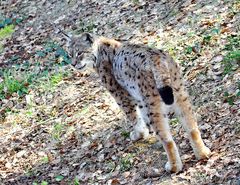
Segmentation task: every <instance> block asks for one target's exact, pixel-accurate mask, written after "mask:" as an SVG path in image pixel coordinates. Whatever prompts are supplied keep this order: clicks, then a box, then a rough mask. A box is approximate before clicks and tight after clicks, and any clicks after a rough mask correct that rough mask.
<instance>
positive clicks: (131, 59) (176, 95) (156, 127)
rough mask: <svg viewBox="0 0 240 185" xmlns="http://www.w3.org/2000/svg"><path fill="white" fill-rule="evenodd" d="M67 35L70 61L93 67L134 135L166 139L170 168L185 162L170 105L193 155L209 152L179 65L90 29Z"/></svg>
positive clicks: (154, 51) (158, 53)
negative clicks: (171, 121)
mask: <svg viewBox="0 0 240 185" xmlns="http://www.w3.org/2000/svg"><path fill="white" fill-rule="evenodd" d="M67 38H68V51H69V54H70V56H71V58H72V65H73V66H74V67H75V68H76V69H79V70H83V69H84V68H86V67H91V68H93V69H95V71H96V72H97V73H98V75H99V77H100V79H101V81H102V83H103V85H104V86H105V88H106V89H107V90H108V91H109V92H110V93H111V95H112V96H113V97H114V98H115V100H116V102H117V103H118V105H119V106H120V107H121V109H122V110H123V111H124V112H125V114H126V116H127V118H128V119H129V121H130V122H131V123H132V124H133V126H134V130H133V131H132V132H131V134H130V138H131V139H132V140H133V141H136V140H138V139H141V138H147V137H148V135H149V133H152V132H154V133H155V134H156V136H157V137H158V139H159V140H160V141H161V142H162V144H163V147H164V149H165V151H166V153H167V158H168V162H167V163H166V165H165V169H166V171H170V172H179V171H181V170H182V167H183V165H182V161H181V158H180V155H179V152H178V148H177V146H176V144H175V142H174V140H173V137H172V135H171V132H170V127H169V123H168V115H167V109H166V107H168V106H170V105H171V106H173V107H174V110H175V113H176V114H177V115H178V116H179V120H180V122H181V123H182V124H183V127H184V128H185V130H186V132H187V135H188V138H189V140H190V142H191V146H192V148H193V151H194V154H195V156H196V157H197V158H198V159H203V158H208V157H209V155H210V153H211V152H210V149H209V148H208V147H206V146H205V144H204V143H203V140H202V138H201V134H200V131H199V129H198V125H197V121H196V119H195V117H194V115H193V110H192V106H191V103H190V100H189V95H188V93H187V91H186V90H185V87H184V82H183V79H182V76H181V74H180V70H179V66H178V64H177V63H175V62H174V61H173V59H172V58H171V57H170V56H169V55H168V54H166V53H165V52H163V51H162V50H159V49H153V48H149V47H146V46H144V45H137V44H130V43H123V42H119V41H117V40H113V39H108V38H104V37H97V38H95V37H93V36H92V35H90V34H89V33H83V34H82V35H80V36H71V37H70V36H67Z"/></svg>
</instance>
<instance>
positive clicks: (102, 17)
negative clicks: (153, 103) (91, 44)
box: [0, 0, 240, 185]
mask: <svg viewBox="0 0 240 185" xmlns="http://www.w3.org/2000/svg"><path fill="white" fill-rule="evenodd" d="M0 8H1V12H0V16H1V17H0V23H1V24H0V26H1V25H3V26H2V27H3V28H2V29H6V25H14V28H13V33H12V34H10V36H9V37H8V38H7V37H5V36H4V38H1V34H2V33H1V32H0V46H1V47H0V52H1V55H0V82H1V84H3V86H1V85H0V114H1V116H0V145H1V147H0V184H4V185H5V184H34V185H36V184H41V185H46V184H61V185H63V184H74V185H78V184H111V185H116V184H142V185H145V184H147V185H151V184H154V185H155V184H162V185H164V184H176V185H179V184H224V185H225V184H234V185H235V184H239V183H240V155H239V153H240V121H239V120H240V111H239V110H240V99H239V96H240V75H239V74H240V69H239V60H240V59H239V58H240V57H239V53H240V51H239V50H240V37H239V36H240V35H239V30H240V27H239V25H240V24H239V20H240V13H239V12H240V2H239V1H233V0H232V1H230V0H229V1H224V2H223V1H214V2H212V1H200V0H199V1H198V0H196V1H194V0H192V1H187V0H184V1H174V0H171V1H165V0H162V1H160V2H157V1H153V0H150V1H147V2H146V1H138V0H131V1H124V0H120V1H117V0H116V1H107V0H102V1H97V0H92V1H77V0H67V1H57V0H50V1H47V0H38V1H30V0H24V1H21V0H10V1H1V2H0ZM4 21H5V22H4ZM7 21H10V22H9V23H8V24H7ZM5 23H6V24H5ZM53 23H54V24H56V25H58V26H59V27H61V28H62V29H64V30H65V31H66V32H71V33H73V34H77V33H81V32H83V31H87V32H92V33H95V34H98V35H104V36H107V37H114V38H118V39H121V40H128V41H129V42H135V43H144V44H146V45H149V46H150V47H158V48H161V49H164V50H166V51H168V52H169V53H170V54H171V55H172V56H173V57H174V58H175V59H176V60H177V61H178V62H179V63H181V65H182V70H183V72H184V75H185V78H186V84H187V87H188V91H189V93H190V95H191V97H192V101H193V103H194V105H195V110H196V114H197V115H198V118H199V125H200V129H201V132H202V133H203V138H204V141H205V143H206V144H207V146H208V147H210V148H211V150H212V151H213V154H212V156H211V157H210V159H208V160H205V161H197V160H196V159H195V158H194V155H193V152H192V149H191V147H190V145H189V141H188V140H187V139H186V136H185V133H184V131H183V129H182V127H181V125H180V124H179V123H178V120H177V119H176V118H172V119H171V127H172V128H173V129H172V133H173V135H174V138H175V141H176V143H177V145H178V146H179V149H180V151H181V154H182V155H181V156H182V160H183V163H184V169H183V171H182V172H181V173H179V174H168V173H166V172H165V171H164V168H163V166H164V164H165V162H166V155H165V152H164V150H163V148H162V146H161V144H160V143H158V142H157V141H156V139H155V138H154V136H153V137H151V138H150V139H149V140H147V141H143V140H141V141H138V142H135V143H133V142H131V141H130V139H129V132H130V130H129V127H130V124H131V123H128V122H127V121H126V118H125V117H124V115H123V113H122V112H121V111H120V110H119V108H118V106H117V105H116V103H115V102H114V100H113V98H112V97H111V96H110V95H109V93H108V92H106V90H105V89H104V88H103V87H101V86H100V82H99V80H98V78H97V76H96V75H95V74H94V73H92V72H90V71H87V72H86V73H79V72H77V71H74V70H72V69H71V67H70V66H69V65H68V63H69V59H68V56H67V54H66V52H65V51H64V43H65V42H64V40H63V39H61V37H60V36H59V35H57V34H56V33H55V32H54V28H53V27H52V24H53ZM9 29H12V28H9ZM1 87H2V89H1ZM10 87H12V91H10V89H11V88H10Z"/></svg>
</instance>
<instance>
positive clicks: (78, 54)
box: [65, 33, 94, 70]
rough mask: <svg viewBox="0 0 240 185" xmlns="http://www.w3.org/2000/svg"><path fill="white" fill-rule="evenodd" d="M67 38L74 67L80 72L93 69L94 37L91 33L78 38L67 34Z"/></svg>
mask: <svg viewBox="0 0 240 185" xmlns="http://www.w3.org/2000/svg"><path fill="white" fill-rule="evenodd" d="M65 37H66V39H67V50H68V54H69V56H70V57H71V60H72V65H73V66H74V67H75V68H76V69H79V70H81V69H84V68H85V67H92V66H93V62H94V59H93V55H92V44H93V42H94V38H93V36H92V35H91V34H89V33H83V34H81V35H78V36H68V35H66V34H65Z"/></svg>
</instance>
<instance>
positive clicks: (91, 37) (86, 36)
mask: <svg viewBox="0 0 240 185" xmlns="http://www.w3.org/2000/svg"><path fill="white" fill-rule="evenodd" d="M84 37H85V40H86V41H87V42H89V44H92V43H93V36H92V35H91V34H90V33H84Z"/></svg>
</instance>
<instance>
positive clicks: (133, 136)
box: [130, 130, 142, 141]
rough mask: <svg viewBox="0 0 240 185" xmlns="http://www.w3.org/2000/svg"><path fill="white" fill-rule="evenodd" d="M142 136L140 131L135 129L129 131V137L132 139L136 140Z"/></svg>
mask: <svg viewBox="0 0 240 185" xmlns="http://www.w3.org/2000/svg"><path fill="white" fill-rule="evenodd" d="M141 138H142V135H141V133H140V132H136V131H135V130H134V131H132V132H131V133H130V139H131V140H132V141H137V140H139V139H141Z"/></svg>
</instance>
